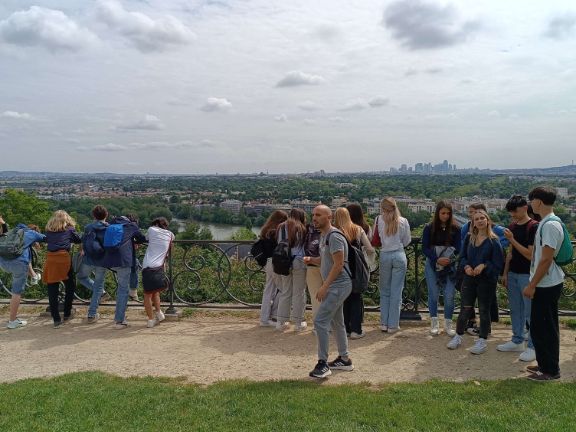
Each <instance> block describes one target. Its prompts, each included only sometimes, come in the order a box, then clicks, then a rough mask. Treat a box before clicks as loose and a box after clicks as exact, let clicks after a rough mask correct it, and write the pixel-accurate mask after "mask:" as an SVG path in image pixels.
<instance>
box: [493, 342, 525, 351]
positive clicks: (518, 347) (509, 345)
mask: <svg viewBox="0 0 576 432" xmlns="http://www.w3.org/2000/svg"><path fill="white" fill-rule="evenodd" d="M496 349H497V350H498V351H502V352H523V351H524V343H523V342H522V343H519V344H517V343H514V342H512V341H508V342H506V343H505V344H501V345H498V346H497V347H496Z"/></svg>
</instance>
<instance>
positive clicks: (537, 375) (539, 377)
mask: <svg viewBox="0 0 576 432" xmlns="http://www.w3.org/2000/svg"><path fill="white" fill-rule="evenodd" d="M526 378H528V379H529V380H530V381H536V382H546V381H557V380H559V379H560V374H557V375H550V374H547V373H542V372H540V371H538V372H534V373H533V374H532V375H528V376H527V377H526Z"/></svg>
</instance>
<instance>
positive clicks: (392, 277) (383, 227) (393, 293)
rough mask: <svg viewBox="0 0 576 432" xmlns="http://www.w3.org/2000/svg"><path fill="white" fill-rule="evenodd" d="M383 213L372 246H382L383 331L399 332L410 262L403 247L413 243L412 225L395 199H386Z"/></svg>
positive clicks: (381, 293) (381, 308) (381, 305)
mask: <svg viewBox="0 0 576 432" xmlns="http://www.w3.org/2000/svg"><path fill="white" fill-rule="evenodd" d="M380 211H381V214H380V215H379V216H378V217H377V218H376V222H375V224H374V236H373V237H372V246H374V247H380V330H382V331H383V332H389V333H395V332H397V331H398V330H400V309H401V308H402V291H403V290H404V278H405V277H406V268H407V260H406V253H405V252H404V248H405V247H406V246H408V245H409V244H410V242H411V241H412V237H411V235H410V224H408V220H406V219H405V218H403V217H402V216H401V215H400V210H399V209H398V206H397V205H396V201H395V200H394V198H391V197H388V198H384V199H383V200H382V202H381V203H380Z"/></svg>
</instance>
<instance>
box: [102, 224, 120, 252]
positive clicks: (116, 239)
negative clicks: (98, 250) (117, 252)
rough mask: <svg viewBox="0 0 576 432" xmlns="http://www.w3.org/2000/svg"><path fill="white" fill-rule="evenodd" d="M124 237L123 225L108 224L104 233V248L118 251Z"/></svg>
mask: <svg viewBox="0 0 576 432" xmlns="http://www.w3.org/2000/svg"><path fill="white" fill-rule="evenodd" d="M123 237H124V224H118V223H115V224H110V225H108V227H106V231H104V244H103V246H104V248H105V249H118V248H119V247H120V245H121V244H122V239H123Z"/></svg>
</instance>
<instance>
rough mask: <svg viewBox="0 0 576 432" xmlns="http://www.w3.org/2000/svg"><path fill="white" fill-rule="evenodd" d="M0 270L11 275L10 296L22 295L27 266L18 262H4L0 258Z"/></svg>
mask: <svg viewBox="0 0 576 432" xmlns="http://www.w3.org/2000/svg"><path fill="white" fill-rule="evenodd" d="M0 269H2V270H4V271H5V272H7V273H11V274H12V287H11V289H10V291H11V292H12V294H22V293H23V292H24V289H25V288H26V278H27V277H28V264H27V263H25V262H22V261H19V260H4V259H1V258H0Z"/></svg>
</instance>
